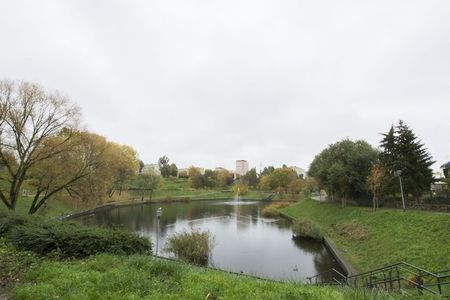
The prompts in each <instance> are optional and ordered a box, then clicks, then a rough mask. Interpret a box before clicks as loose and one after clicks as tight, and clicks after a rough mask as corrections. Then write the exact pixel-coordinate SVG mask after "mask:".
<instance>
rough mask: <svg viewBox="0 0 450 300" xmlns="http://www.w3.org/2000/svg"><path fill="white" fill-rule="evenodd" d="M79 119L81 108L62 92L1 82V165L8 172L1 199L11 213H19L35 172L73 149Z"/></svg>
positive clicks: (35, 85)
mask: <svg viewBox="0 0 450 300" xmlns="http://www.w3.org/2000/svg"><path fill="white" fill-rule="evenodd" d="M78 117H79V109H78V107H76V106H75V105H74V104H73V103H72V102H71V101H69V99H68V98H67V97H64V96H62V95H61V94H60V93H58V92H48V91H46V90H45V89H44V88H43V87H41V86H39V85H37V84H33V83H28V82H12V81H7V80H4V81H0V141H1V144H0V161H1V163H2V165H3V166H4V167H5V169H6V171H7V173H6V176H2V177H0V181H2V182H4V183H7V186H6V188H5V186H3V185H0V187H2V189H1V190H0V199H1V200H2V202H3V203H4V204H5V205H6V206H7V207H8V208H9V209H11V210H14V209H15V207H16V203H17V200H18V199H19V194H20V191H21V187H22V184H23V182H24V180H25V179H26V178H27V176H28V175H29V171H30V169H31V168H33V167H35V165H36V164H39V163H43V162H46V161H47V160H49V159H51V158H55V157H58V156H60V155H64V153H65V152H66V151H69V150H70V149H71V146H72V145H71V143H70V141H71V139H72V137H73V135H72V132H73V129H74V128H75V127H76V123H77V119H78ZM63 131H64V134H63V135H61V133H62V132H63ZM58 136H59V137H60V138H58V139H54V138H55V137H58ZM50 192H53V190H52V191H50Z"/></svg>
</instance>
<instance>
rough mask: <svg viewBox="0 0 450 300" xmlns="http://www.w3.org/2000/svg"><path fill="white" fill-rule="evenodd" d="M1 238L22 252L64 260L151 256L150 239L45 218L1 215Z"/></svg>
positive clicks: (9, 214) (119, 231)
mask: <svg viewBox="0 0 450 300" xmlns="http://www.w3.org/2000/svg"><path fill="white" fill-rule="evenodd" d="M0 225H1V227H0V237H4V238H6V239H8V240H9V241H10V242H11V243H12V244H13V245H14V246H16V247H18V248H19V249H22V250H28V251H32V252H35V253H37V254H39V255H48V254H50V253H52V252H56V253H57V254H58V255H60V256H61V257H86V256H89V255H93V254H96V253H114V254H135V253H142V254H144V253H150V252H151V244H150V242H149V240H148V239H146V238H143V237H138V236H137V235H135V234H132V233H129V232H125V231H121V230H112V229H102V228H94V227H87V226H83V225H80V224H77V223H69V222H62V221H58V220H50V219H45V218H42V217H33V218H31V217H28V218H25V217H22V216H18V215H16V214H12V213H0Z"/></svg>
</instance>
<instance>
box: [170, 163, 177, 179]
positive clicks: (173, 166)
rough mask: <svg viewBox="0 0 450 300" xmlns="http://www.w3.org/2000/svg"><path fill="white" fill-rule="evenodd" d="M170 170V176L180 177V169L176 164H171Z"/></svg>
mask: <svg viewBox="0 0 450 300" xmlns="http://www.w3.org/2000/svg"><path fill="white" fill-rule="evenodd" d="M169 169H170V172H169V173H170V176H174V177H175V176H178V167H177V165H176V164H174V163H172V164H170V167H169Z"/></svg>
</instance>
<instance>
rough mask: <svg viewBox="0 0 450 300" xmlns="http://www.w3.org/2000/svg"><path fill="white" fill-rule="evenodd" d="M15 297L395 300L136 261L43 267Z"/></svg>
mask: <svg viewBox="0 0 450 300" xmlns="http://www.w3.org/2000/svg"><path fill="white" fill-rule="evenodd" d="M13 294H14V297H15V299H58V298H59V299H394V297H393V295H388V294H386V293H382V292H374V291H362V290H357V291H354V290H350V289H337V288H332V287H317V286H308V285H301V284H296V283H277V282H270V281H265V280H259V279H254V278H248V277H243V276H237V275H232V274H227V273H224V272H220V271H214V270H205V269H201V268H197V267H192V266H189V265H185V264H181V263H176V262H168V261H161V260H158V259H150V258H149V257H147V256H139V255H135V256H128V257H121V256H113V255H98V256H94V257H91V258H89V259H87V260H83V261H71V262H67V261H64V262H51V261H46V262H43V263H42V264H40V265H39V266H37V267H34V268H32V269H30V270H29V271H28V273H27V274H26V275H25V276H24V278H23V281H22V283H21V284H19V285H18V286H17V287H16V289H15V290H14V293H13ZM396 296H399V295H396Z"/></svg>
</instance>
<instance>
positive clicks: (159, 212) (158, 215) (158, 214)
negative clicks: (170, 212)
mask: <svg viewBox="0 0 450 300" xmlns="http://www.w3.org/2000/svg"><path fill="white" fill-rule="evenodd" d="M161 215H162V208H161V207H160V208H158V209H157V210H156V218H157V220H156V256H158V246H159V222H160V220H161Z"/></svg>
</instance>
